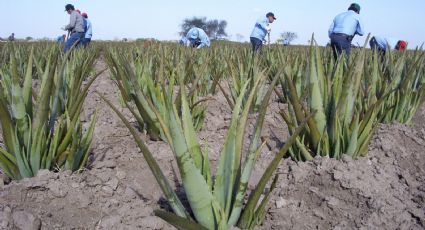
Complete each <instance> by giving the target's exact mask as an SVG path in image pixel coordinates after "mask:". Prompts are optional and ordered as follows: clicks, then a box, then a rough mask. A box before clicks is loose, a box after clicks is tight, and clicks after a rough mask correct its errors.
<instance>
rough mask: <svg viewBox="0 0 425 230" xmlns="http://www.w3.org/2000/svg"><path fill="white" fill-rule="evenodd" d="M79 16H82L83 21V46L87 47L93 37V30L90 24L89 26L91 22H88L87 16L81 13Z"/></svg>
mask: <svg viewBox="0 0 425 230" xmlns="http://www.w3.org/2000/svg"><path fill="white" fill-rule="evenodd" d="M81 15H82V16H83V19H84V28H85V35H84V39H83V46H84V47H87V46H88V45H89V44H90V42H91V38H92V36H93V28H92V24H91V21H90V20H89V16H88V15H87V13H82V14H81Z"/></svg>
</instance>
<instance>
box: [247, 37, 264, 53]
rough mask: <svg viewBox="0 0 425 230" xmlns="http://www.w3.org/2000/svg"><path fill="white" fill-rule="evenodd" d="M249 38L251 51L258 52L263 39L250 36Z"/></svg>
mask: <svg viewBox="0 0 425 230" xmlns="http://www.w3.org/2000/svg"><path fill="white" fill-rule="evenodd" d="M250 40H251V44H252V52H254V53H257V52H260V51H261V48H262V47H263V41H261V40H260V39H258V38H254V37H251V38H250Z"/></svg>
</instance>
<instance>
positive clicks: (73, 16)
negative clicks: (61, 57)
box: [62, 4, 85, 52]
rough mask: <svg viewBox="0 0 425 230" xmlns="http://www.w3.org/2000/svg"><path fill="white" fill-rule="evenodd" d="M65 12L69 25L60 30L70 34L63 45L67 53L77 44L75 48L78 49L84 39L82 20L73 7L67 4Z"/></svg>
mask: <svg viewBox="0 0 425 230" xmlns="http://www.w3.org/2000/svg"><path fill="white" fill-rule="evenodd" d="M65 11H66V12H67V13H68V14H69V15H70V20H69V24H68V25H66V26H64V27H63V28H62V29H63V30H65V31H69V32H71V36H69V38H68V40H67V41H66V43H65V52H67V51H68V50H69V49H71V47H72V46H73V45H74V44H77V48H79V47H80V45H81V42H82V40H83V39H84V35H85V33H84V32H85V29H84V19H83V16H81V14H79V13H78V12H77V11H76V10H75V8H74V6H73V5H71V4H67V5H66V6H65Z"/></svg>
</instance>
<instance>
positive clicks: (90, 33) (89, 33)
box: [84, 18, 93, 39]
mask: <svg viewBox="0 0 425 230" xmlns="http://www.w3.org/2000/svg"><path fill="white" fill-rule="evenodd" d="M84 26H85V31H84V32H85V33H86V35H85V37H84V38H89V39H91V37H92V36H93V27H92V24H91V21H90V20H88V19H87V18H84Z"/></svg>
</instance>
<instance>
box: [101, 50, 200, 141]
mask: <svg viewBox="0 0 425 230" xmlns="http://www.w3.org/2000/svg"><path fill="white" fill-rule="evenodd" d="M153 51H155V52H156V51H157V49H156V48H154V49H153ZM140 53H142V52H140ZM164 53H165V51H164ZM164 53H163V54H161V55H159V56H153V57H152V56H150V55H153V52H152V51H150V52H148V51H146V54H144V55H139V54H138V53H130V54H128V53H127V54H124V53H123V52H117V51H114V50H109V52H107V54H106V58H107V62H108V65H109V67H110V70H111V72H112V75H113V76H114V80H115V82H116V84H117V86H118V88H119V90H120V93H121V96H122V98H123V102H124V104H125V105H126V107H127V108H128V109H129V110H130V111H131V113H132V114H133V115H134V117H135V118H136V120H137V121H138V124H139V126H140V127H142V128H143V129H145V130H146V131H147V133H148V135H149V137H150V138H151V139H152V140H165V136H164V133H163V130H162V127H161V126H160V123H159V121H158V118H157V117H156V115H155V113H154V111H153V110H152V108H151V107H150V104H152V105H153V106H154V107H155V109H156V110H158V111H160V112H161V113H162V114H164V113H165V111H166V109H165V98H166V97H172V98H175V99H174V102H175V103H176V104H177V105H178V106H179V105H180V97H179V95H180V93H181V92H179V91H178V89H177V90H176V87H175V84H179V81H181V82H186V83H187V84H188V85H191V87H190V89H189V93H188V98H189V103H190V109H191V113H192V118H193V120H192V122H193V123H194V125H195V127H196V129H197V130H199V129H200V128H201V127H202V124H203V121H204V117H205V109H206V107H205V106H204V103H203V102H205V101H206V100H207V99H206V98H204V97H202V96H204V95H205V93H207V91H208V90H207V89H205V84H206V82H204V81H203V77H204V75H203V74H199V71H196V70H197V69H195V68H196V67H194V64H193V63H192V62H186V63H183V62H182V61H179V60H180V56H177V55H179V54H174V55H175V56H172V55H171V54H170V55H165V54H164ZM180 55H181V54H180ZM133 60H134V61H133ZM199 68H204V69H205V67H199ZM201 73H202V71H201ZM177 75H180V76H186V78H182V79H177V78H176V76H177ZM164 76H168V77H167V78H165V77H164ZM188 76H191V77H190V78H189V77H188ZM177 88H178V87H177Z"/></svg>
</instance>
